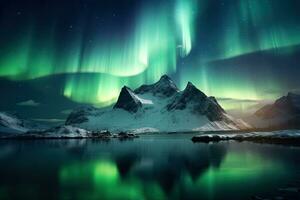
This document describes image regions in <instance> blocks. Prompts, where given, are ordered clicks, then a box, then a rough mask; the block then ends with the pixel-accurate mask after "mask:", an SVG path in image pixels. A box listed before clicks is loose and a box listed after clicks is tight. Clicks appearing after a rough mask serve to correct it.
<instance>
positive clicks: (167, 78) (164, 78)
mask: <svg viewBox="0 0 300 200" xmlns="http://www.w3.org/2000/svg"><path fill="white" fill-rule="evenodd" d="M161 81H170V82H173V81H172V79H171V78H170V77H169V76H168V75H166V74H164V75H162V76H161V77H160V79H159V81H158V82H161Z"/></svg>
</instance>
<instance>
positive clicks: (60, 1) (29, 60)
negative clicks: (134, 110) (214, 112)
mask: <svg viewBox="0 0 300 200" xmlns="http://www.w3.org/2000/svg"><path fill="white" fill-rule="evenodd" d="M299 10H300V1H298V0H285V1H282V0H72V1H69V0H2V1H1V2H0V44H1V48H0V78H1V82H0V84H1V85H0V87H1V90H2V91H3V90H4V89H5V91H9V90H10V86H11V85H16V86H14V90H13V91H14V92H15V93H17V94H15V95H13V96H11V98H14V99H18V100H17V101H18V102H14V104H15V106H16V107H18V108H20V107H22V106H31V107H39V106H40V105H46V104H47V103H46V100H45V99H48V101H49V99H52V100H53V101H54V102H55V104H56V105H59V104H60V103H61V102H62V101H68V102H72V103H74V105H75V103H78V104H80V103H83V104H92V105H95V106H98V107H104V106H108V105H111V104H112V103H114V102H115V101H116V98H117V96H118V94H119V91H120V89H121V87H122V86H123V85H127V86H129V87H131V88H133V89H134V88H136V87H138V86H140V85H141V84H145V83H153V82H155V81H157V80H158V79H159V78H160V76H162V75H163V74H168V75H169V76H171V77H172V78H173V80H174V81H175V83H176V84H177V85H178V87H179V88H180V89H184V88H185V86H186V84H187V82H188V81H191V82H193V83H194V84H195V85H196V86H197V87H198V88H199V89H201V90H202V91H203V92H205V93H206V94H207V95H212V96H215V97H217V99H218V100H219V102H220V103H221V105H222V106H223V107H224V108H225V109H226V110H228V111H232V112H237V113H243V112H250V111H253V110H255V109H257V108H258V107H259V106H261V105H262V104H264V103H266V102H269V101H272V100H274V99H276V98H278V97H280V96H282V95H285V94H286V93H287V92H289V91H295V92H298V91H299V89H300V80H299V76H300V68H299V67H300V66H299V63H300V12H299ZM53 82H55V84H54V83H53ZM53 84H54V85H55V87H54V86H53ZM24 85H26V87H25V86H24ZM27 85H29V86H30V87H31V88H34V90H26V88H27V89H28V87H29V86H28V87H27ZM18 87H19V90H18ZM49 87H52V89H51V91H50V90H49ZM20 88H23V89H20ZM18 91H19V92H18ZM25 91H26V92H25ZM36 91H38V93H35V95H33V94H31V93H33V92H36ZM36 94H40V95H39V96H41V95H42V96H43V98H38V97H37V95H36ZM18 95H19V96H18ZM62 99H63V100H62ZM6 101H7V102H11V100H6ZM43 101H44V102H43ZM68 105H71V104H68ZM5 106H6V105H4V103H2V107H1V108H2V109H5ZM72 106H73V104H72ZM69 107H70V106H69ZM10 109H12V108H10ZM62 112H63V111H62Z"/></svg>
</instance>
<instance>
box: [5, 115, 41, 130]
mask: <svg viewBox="0 0 300 200" xmlns="http://www.w3.org/2000/svg"><path fill="white" fill-rule="evenodd" d="M42 128H45V126H42V125H40V124H37V123H34V122H32V121H29V120H24V119H21V118H19V117H18V116H17V115H15V114H9V113H5V112H0V133H1V134H18V133H25V132H27V131H28V130H40V129H42Z"/></svg>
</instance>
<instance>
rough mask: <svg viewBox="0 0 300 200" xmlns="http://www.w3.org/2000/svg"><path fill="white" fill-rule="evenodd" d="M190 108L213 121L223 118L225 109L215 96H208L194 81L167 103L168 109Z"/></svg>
mask: <svg viewBox="0 0 300 200" xmlns="http://www.w3.org/2000/svg"><path fill="white" fill-rule="evenodd" d="M188 107H189V108H190V109H191V111H192V112H193V113H195V114H200V115H206V116H207V117H208V119H209V120H211V121H219V120H223V118H224V113H225V111H224V110H223V108H222V107H221V106H220V105H219V104H218V103H217V101H216V99H215V98H214V97H207V96H206V95H205V94H204V93H203V92H201V91H200V90H199V89H197V88H196V87H195V86H194V85H193V84H192V83H190V82H189V83H188V84H187V86H186V88H185V89H184V90H183V91H182V92H181V93H178V96H176V98H175V99H174V101H172V102H171V103H170V104H168V105H167V110H169V111H171V110H183V109H186V108H188Z"/></svg>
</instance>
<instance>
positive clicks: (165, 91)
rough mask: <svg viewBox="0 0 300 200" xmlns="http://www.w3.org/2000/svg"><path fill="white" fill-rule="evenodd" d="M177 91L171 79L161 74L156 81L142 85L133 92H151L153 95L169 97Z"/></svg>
mask: <svg viewBox="0 0 300 200" xmlns="http://www.w3.org/2000/svg"><path fill="white" fill-rule="evenodd" d="M178 91H179V89H178V88H177V86H176V85H175V83H174V82H173V81H172V79H171V78H170V77H169V76H167V75H163V76H162V77H161V78H160V79H159V81H157V82H156V83H154V84H151V85H142V86H141V87H139V88H137V89H136V90H135V91H134V92H135V93H136V94H144V93H152V94H153V95H155V96H164V97H170V96H172V95H174V94H175V93H177V92H178Z"/></svg>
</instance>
